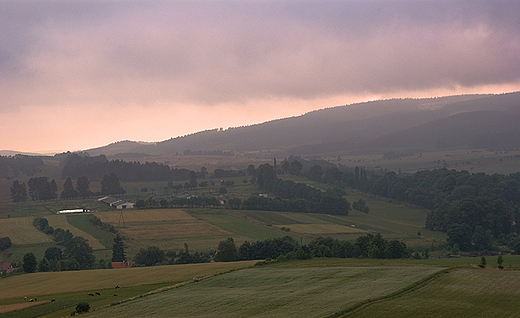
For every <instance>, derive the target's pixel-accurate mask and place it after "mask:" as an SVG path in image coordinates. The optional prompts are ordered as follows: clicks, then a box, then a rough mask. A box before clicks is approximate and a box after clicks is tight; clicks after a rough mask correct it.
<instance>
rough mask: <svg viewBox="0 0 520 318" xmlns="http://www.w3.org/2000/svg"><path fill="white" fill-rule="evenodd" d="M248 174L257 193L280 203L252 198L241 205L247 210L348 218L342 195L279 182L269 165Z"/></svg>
mask: <svg viewBox="0 0 520 318" xmlns="http://www.w3.org/2000/svg"><path fill="white" fill-rule="evenodd" d="M250 167H251V166H250ZM248 171H249V173H251V174H253V180H254V181H255V183H256V185H257V186H258V187H259V188H260V189H262V190H265V191H267V192H270V193H273V194H274V195H275V196H277V197H278V198H279V199H278V200H271V201H269V200H268V201H266V200H264V199H265V198H263V199H262V198H253V197H251V198H249V199H248V200H246V201H244V202H243V203H242V206H244V207H246V208H249V209H259V210H261V209H264V208H266V207H267V208H271V209H273V210H274V209H280V211H281V209H284V208H285V209H287V210H288V211H300V212H311V213H326V214H336V215H347V214H348V211H349V209H350V203H349V202H348V201H347V200H346V199H344V198H343V197H342V196H341V193H340V194H338V193H337V192H334V191H327V192H323V191H321V190H319V189H316V188H314V187H311V186H308V185H306V184H305V183H301V182H294V181H292V180H282V179H280V178H278V177H277V176H276V172H275V169H274V168H273V166H271V165H270V164H268V163H265V164H262V165H260V166H259V167H258V168H257V169H254V167H253V168H251V169H250V168H248Z"/></svg>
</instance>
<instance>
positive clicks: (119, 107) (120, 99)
mask: <svg viewBox="0 0 520 318" xmlns="http://www.w3.org/2000/svg"><path fill="white" fill-rule="evenodd" d="M519 16H520V1H509V0H508V1H500V0H499V1H497V0H492V1H491V0H490V1H478V0H475V1H473V0H472V1H469V0H468V1H435V0H424V1H416V0H413V1H412V0H409V1H398V0H384V1H383V0H380V1H370V0H369V1H366V0H364V1H348V0H342V1H326V0H325V1H324V0H315V1H305V0H298V1H296V0H286V1H283V0H280V1H275V0H257V1H255V0H241V1H239V0H228V1H220V0H211V1H210V0H207V1H197V0H189V1H187V0H186V1H174V0H171V1H166V0H163V1H155V0H147V1H144V0H143V1H127V0H112V1H111V0H105V1H102V0H96V1H81V0H78V1H65V0H61V1H60V0H53V1H48V0H33V1H27V0H11V1H4V0H0V31H1V32H0V122H1V123H2V124H1V125H0V150H2V149H3V150H7V149H9V150H16V151H28V152H59V151H66V150H70V151H75V150H80V149H88V148H93V147H98V146H103V145H106V144H109V143H112V142H116V141H121V140H134V141H162V140H166V139H170V138H172V137H176V136H182V135H186V134H190V133H194V132H197V131H201V130H206V129H214V128H221V127H222V128H227V127H236V126H244V125H251V124H255V123H260V122H264V121H267V120H271V119H276V118H282V117H289V116H296V115H301V114H304V113H306V112H309V111H312V110H315V109H321V108H326V107H331V106H338V105H346V104H351V103H355V102H361V101H368V100H376V99H386V98H395V97H401V98H404V97H434V96H446V95H455V94H468V93H504V92H512V91H519V90H520V58H519V57H520V32H519V30H520V19H519V18H518V17H519Z"/></svg>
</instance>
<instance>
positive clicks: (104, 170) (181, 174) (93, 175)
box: [61, 154, 190, 181]
mask: <svg viewBox="0 0 520 318" xmlns="http://www.w3.org/2000/svg"><path fill="white" fill-rule="evenodd" d="M112 173H114V174H117V175H118V176H119V178H120V180H123V181H171V180H173V181H185V180H188V179H189V177H190V170H187V169H171V168H170V167H169V166H168V165H164V164H161V163H156V162H146V163H144V164H141V163H140V162H126V161H122V160H111V161H109V160H108V159H107V158H106V157H105V156H104V155H100V156H96V157H89V156H80V155H78V154H71V155H69V156H68V157H67V159H66V163H65V165H64V167H63V169H62V171H61V175H62V177H63V178H66V177H71V178H77V177H79V176H87V177H88V178H89V179H98V180H99V179H101V178H102V177H103V176H104V175H110V174H112Z"/></svg>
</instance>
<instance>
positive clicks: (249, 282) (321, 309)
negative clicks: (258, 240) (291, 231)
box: [86, 266, 442, 317]
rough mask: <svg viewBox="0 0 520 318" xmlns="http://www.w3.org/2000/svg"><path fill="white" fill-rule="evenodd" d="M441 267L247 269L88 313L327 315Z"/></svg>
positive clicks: (218, 315)
mask: <svg viewBox="0 0 520 318" xmlns="http://www.w3.org/2000/svg"><path fill="white" fill-rule="evenodd" d="M440 270H442V268H439V267H437V266H367V267H349V266H332V267H274V268H273V267H265V268H253V269H245V270H240V271H235V272H232V273H228V274H226V275H220V276H216V277H212V278H210V279H207V280H203V281H200V282H198V283H195V284H190V285H187V286H184V287H181V288H178V289H172V290H170V291H166V292H163V293H160V294H157V295H153V296H149V297H145V298H140V299H136V300H135V301H132V302H128V303H124V304H121V305H118V306H113V307H110V308H107V309H103V310H100V311H98V312H94V313H92V314H90V315H86V317H124V316H129V315H131V316H132V317H187V316H191V317H326V316H329V315H332V314H334V313H336V312H340V311H342V310H344V309H345V308H348V307H350V306H352V305H355V304H357V303H359V302H362V301H365V300H366V299H369V298H375V297H381V296H384V295H386V294H389V293H393V292H397V291H399V290H400V289H403V288H405V287H407V286H408V285H410V284H413V283H414V282H416V281H418V280H421V279H423V278H425V277H427V276H429V275H432V274H434V273H436V272H438V271H440Z"/></svg>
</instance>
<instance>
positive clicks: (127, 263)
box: [112, 261, 135, 268]
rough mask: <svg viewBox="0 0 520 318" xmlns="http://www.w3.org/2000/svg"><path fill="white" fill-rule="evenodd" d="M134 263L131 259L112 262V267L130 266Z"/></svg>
mask: <svg viewBox="0 0 520 318" xmlns="http://www.w3.org/2000/svg"><path fill="white" fill-rule="evenodd" d="M134 264H135V262H129V261H124V262H112V268H130V267H132V265H134Z"/></svg>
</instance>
